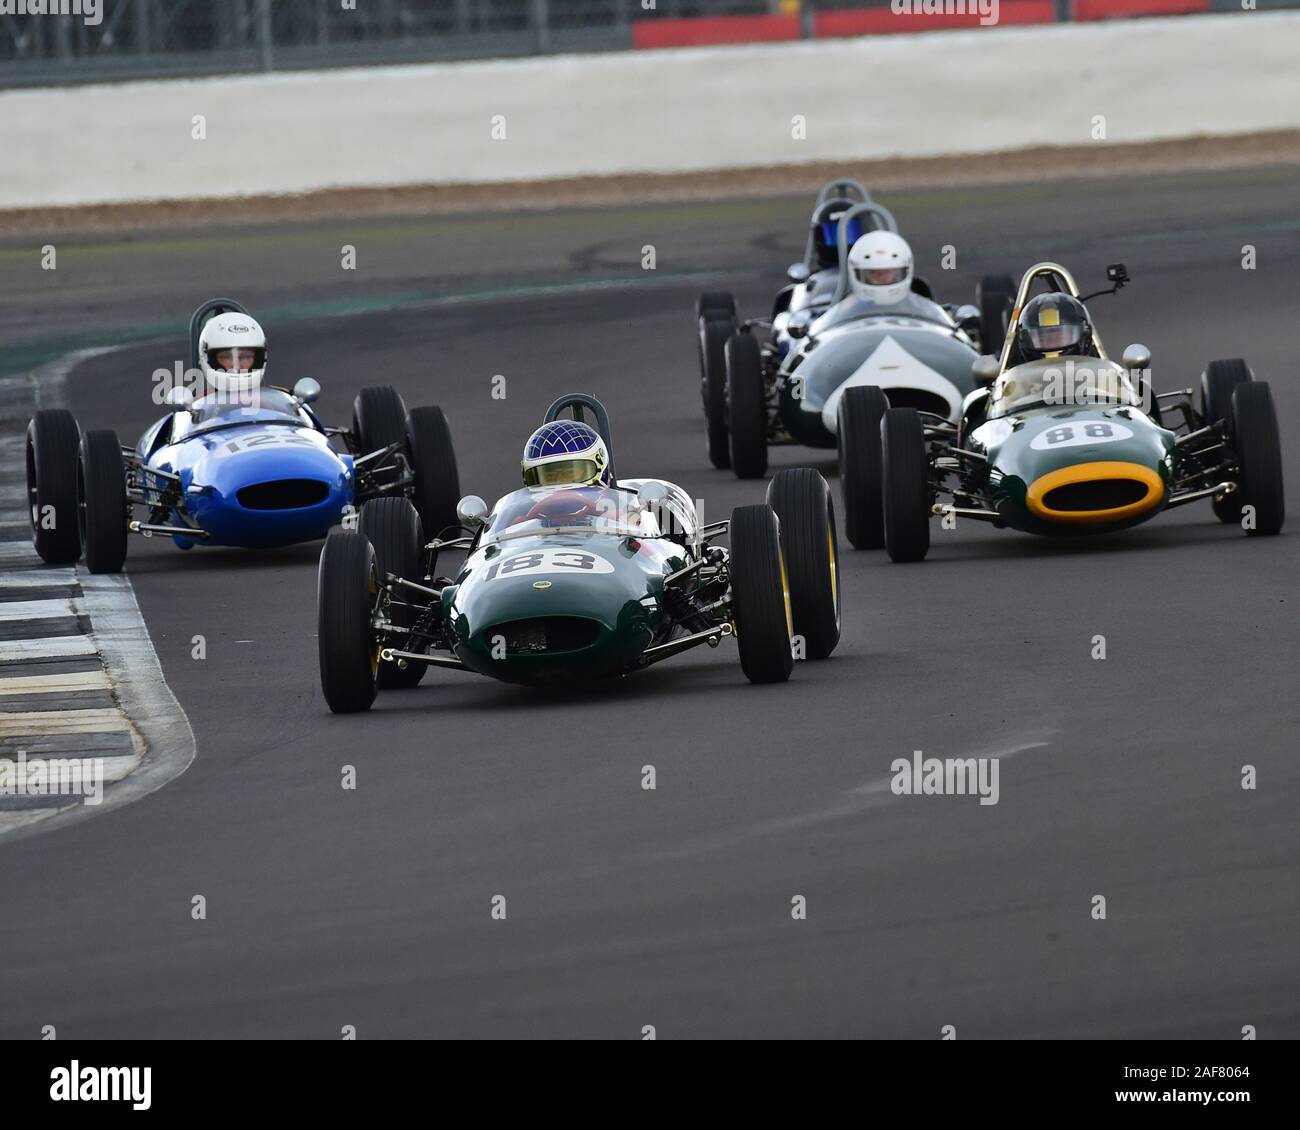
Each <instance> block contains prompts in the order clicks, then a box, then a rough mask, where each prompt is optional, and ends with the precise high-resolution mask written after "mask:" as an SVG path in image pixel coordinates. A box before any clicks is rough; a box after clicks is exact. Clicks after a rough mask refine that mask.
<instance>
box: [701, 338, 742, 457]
mask: <svg viewBox="0 0 1300 1130" xmlns="http://www.w3.org/2000/svg"><path fill="white" fill-rule="evenodd" d="M699 324H700V392H701V395H702V396H703V399H704V422H705V428H706V430H707V435H708V450H709V462H710V463H712V464H713V465H714V466H715V467H716V468H718V470H719V471H725V470H726V469H727V468H728V467H730V466H731V450H730V448H729V447H728V446H727V356H726V347H727V339H728V338H730V337H731V335H732V334H733V333H734V332H735V328H736V325H735V323H734V322H733V321H732V320H731V319H730V318H727V319H725V320H723V319H722V318H718V317H714V316H713V315H709V316H707V317H704V318H701V319H700V323H699Z"/></svg>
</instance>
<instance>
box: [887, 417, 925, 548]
mask: <svg viewBox="0 0 1300 1130" xmlns="http://www.w3.org/2000/svg"><path fill="white" fill-rule="evenodd" d="M880 440H881V443H880V449H881V461H882V464H883V466H884V472H885V473H884V490H883V497H884V516H885V548H886V549H887V550H888V551H889V556H890V559H891V560H893V561H921V560H923V559H924V558H925V555H926V554H927V553H928V552H929V550H930V462H929V457H928V456H927V454H926V450H925V429H924V428H923V427H922V426H921V417H920V415H919V414H918V413H917V411H916V409H915V408H891V409H889V411H888V412H886V413H885V417H884V419H883V420H882V421H881V425H880Z"/></svg>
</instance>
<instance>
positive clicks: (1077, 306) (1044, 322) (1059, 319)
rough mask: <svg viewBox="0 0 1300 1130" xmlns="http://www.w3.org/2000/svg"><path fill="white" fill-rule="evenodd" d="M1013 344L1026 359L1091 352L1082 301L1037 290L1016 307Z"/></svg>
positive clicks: (1088, 326)
mask: <svg viewBox="0 0 1300 1130" xmlns="http://www.w3.org/2000/svg"><path fill="white" fill-rule="evenodd" d="M1016 344H1017V345H1018V346H1019V347H1020V353H1021V355H1022V356H1023V357H1024V358H1025V360H1026V361H1037V360H1039V359H1040V358H1042V357H1057V356H1060V355H1062V354H1065V355H1067V356H1075V357H1086V356H1091V354H1092V320H1091V319H1090V318H1089V317H1088V310H1087V308H1086V307H1085V306H1084V304H1083V303H1082V302H1080V301H1079V300H1078V299H1077V298H1075V297H1074V296H1073V295H1071V294H1061V293H1055V292H1054V293H1052V294H1040V295H1038V296H1036V297H1034V298H1031V299H1030V300H1029V301H1028V302H1026V303H1025V308H1024V309H1023V310H1021V311H1020V322H1019V328H1018V329H1017V330H1016Z"/></svg>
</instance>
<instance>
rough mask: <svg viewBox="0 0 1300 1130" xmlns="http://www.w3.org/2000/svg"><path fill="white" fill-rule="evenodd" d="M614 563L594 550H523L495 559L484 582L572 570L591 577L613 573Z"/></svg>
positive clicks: (484, 575) (571, 571)
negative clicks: (587, 551)
mask: <svg viewBox="0 0 1300 1130" xmlns="http://www.w3.org/2000/svg"><path fill="white" fill-rule="evenodd" d="M613 571H614V566H613V565H612V564H610V562H608V561H606V560H605V559H604V558H603V557H597V556H596V555H595V554H594V553H583V552H581V551H580V550H576V549H544V550H539V551H538V552H536V553H520V554H516V555H515V556H514V557H507V558H506V559H505V560H504V561H494V562H493V563H492V564H491V565H489V566H488V569H487V572H485V573H484V574H483V579H484V580H485V581H491V580H494V579H495V578H497V577H531V576H535V575H536V574H538V573H572V574H574V575H575V576H584V577H590V576H592V575H594V574H596V573H612V572H613Z"/></svg>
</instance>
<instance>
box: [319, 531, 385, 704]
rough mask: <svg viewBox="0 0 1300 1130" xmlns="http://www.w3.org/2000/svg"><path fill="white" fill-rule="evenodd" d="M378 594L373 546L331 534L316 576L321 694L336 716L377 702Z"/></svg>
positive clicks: (348, 534)
mask: <svg viewBox="0 0 1300 1130" xmlns="http://www.w3.org/2000/svg"><path fill="white" fill-rule="evenodd" d="M378 591H379V587H378V581H377V574H376V569H375V551H374V549H373V548H372V547H371V545H370V542H369V541H367V540H366V539H365V538H364V537H363V536H362V535H361V534H360V533H358V532H356V531H354V530H336V531H335V532H334V533H332V534H330V536H329V537H328V538H326V539H325V548H324V549H323V550H321V555H320V570H319V572H318V573H317V576H316V632H317V642H318V644H319V646H320V685H321V690H322V691H323V692H324V695H325V701H326V702H327V703H328V704H329V708H330V709H331V710H332V711H334V713H335V714H354V713H356V712H358V711H361V710H369V709H370V707H371V705H372V704H373V703H374V701H375V691H376V687H377V684H376V675H377V673H378V670H379V645H378V642H377V641H376V639H375V633H374V629H373V628H372V627H371V625H370V616H371V612H372V610H373V608H374V603H375V595H376V593H377V592H378Z"/></svg>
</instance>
